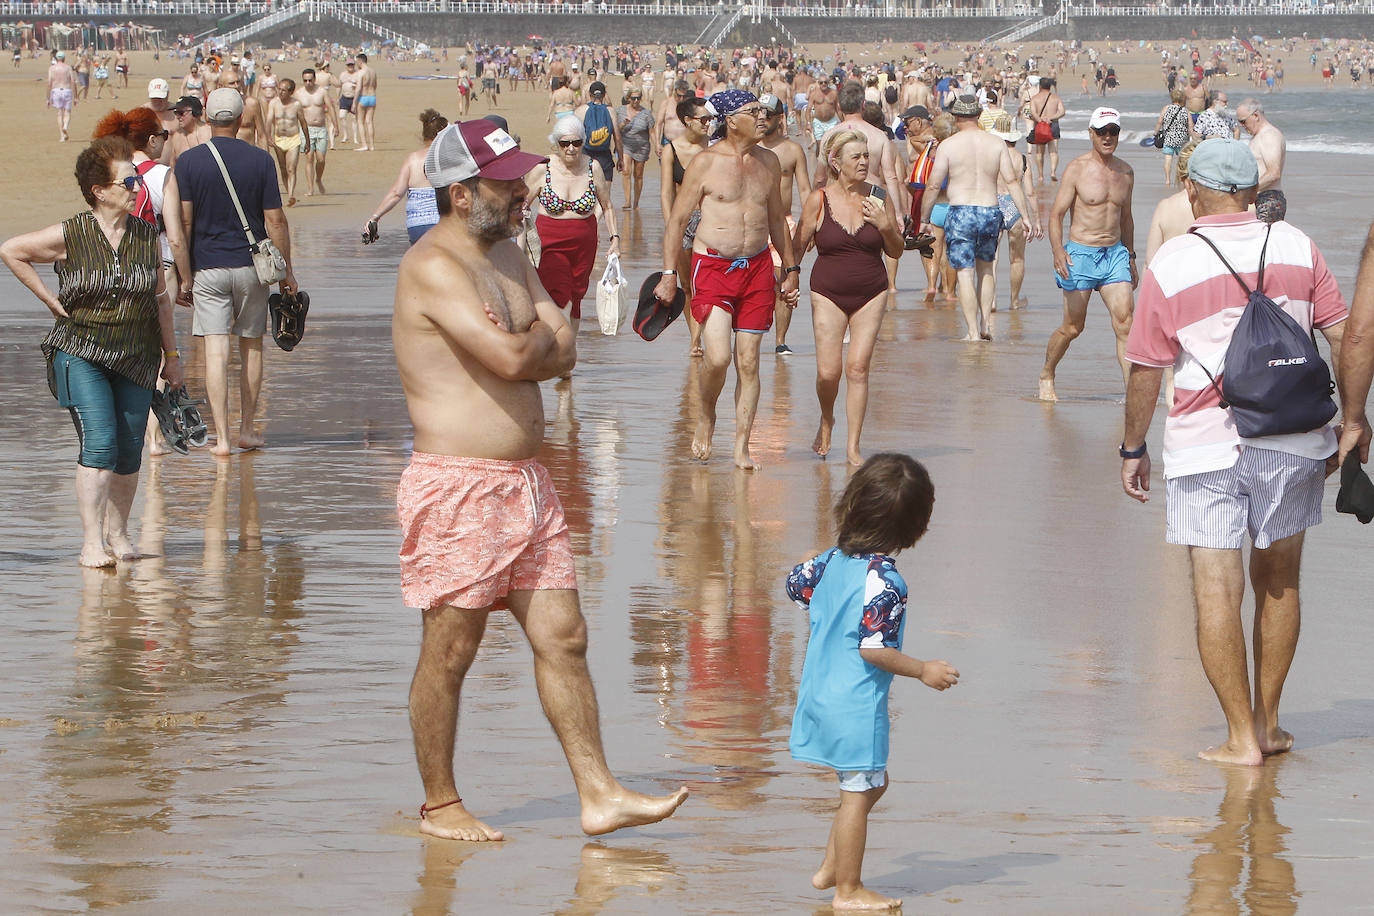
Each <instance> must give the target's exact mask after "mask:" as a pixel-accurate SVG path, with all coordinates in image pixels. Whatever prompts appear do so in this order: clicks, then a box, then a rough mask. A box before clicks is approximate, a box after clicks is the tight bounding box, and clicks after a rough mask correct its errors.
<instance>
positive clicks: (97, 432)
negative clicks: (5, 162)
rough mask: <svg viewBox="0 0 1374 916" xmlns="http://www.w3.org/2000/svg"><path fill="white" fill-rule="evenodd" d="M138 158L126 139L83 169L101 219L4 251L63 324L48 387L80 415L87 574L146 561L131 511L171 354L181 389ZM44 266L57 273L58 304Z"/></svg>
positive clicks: (83, 218) (88, 159)
mask: <svg viewBox="0 0 1374 916" xmlns="http://www.w3.org/2000/svg"><path fill="white" fill-rule="evenodd" d="M131 156H132V150H131V149H130V147H129V144H128V141H126V140H124V139H122V138H117V137H105V138H102V139H99V140H96V141H95V142H94V143H92V144H91V145H90V146H89V147H87V148H86V149H85V150H83V151H82V153H81V155H80V156H79V157H78V158H77V160H76V180H77V184H78V185H79V186H80V188H81V194H82V196H83V197H85V198H86V202H87V203H88V204H90V209H89V210H83V211H82V212H80V213H78V214H76V215H75V216H73V217H72V218H71V219H68V220H65V221H63V222H61V223H58V224H57V225H55V226H49V227H47V228H46V229H40V230H38V231H37V232H30V233H27V234H25V235H20V236H16V237H14V238H12V239H10V240H9V241H7V242H5V243H4V244H3V245H0V259H3V260H4V262H5V265H6V266H7V267H9V269H10V270H11V271H13V272H14V275H15V276H16V277H18V278H19V280H20V282H21V283H23V284H24V285H25V286H27V287H28V288H29V289H30V290H32V291H33V294H34V295H35V296H37V297H38V299H39V301H41V302H42V303H43V304H44V305H46V306H47V307H48V310H49V311H51V312H52V313H53V316H54V317H55V318H56V319H57V321H56V324H55V325H54V326H53V329H52V330H51V331H50V332H48V335H47V336H46V337H45V338H44V339H43V343H42V350H43V355H44V356H45V357H47V361H48V386H49V388H51V389H52V392H53V396H54V397H56V398H57V402H58V404H60V405H61V406H63V407H66V408H68V409H69V410H70V411H71V415H72V422H73V423H74V424H75V425H76V435H77V439H78V441H79V444H80V455H79V457H78V459H77V468H76V496H77V503H78V505H79V508H80V511H81V525H82V528H83V529H84V544H83V546H82V548H81V564H82V565H83V566H113V565H114V564H115V562H116V558H119V559H135V558H136V557H137V552H136V551H135V550H134V546H133V542H132V541H130V540H129V531H128V525H129V510H130V509H131V508H132V506H133V502H134V491H135V490H136V489H137V488H138V470H139V467H140V465H141V463H142V460H143V436H144V430H145V429H146V427H147V423H148V409H149V407H150V405H151V404H152V397H153V386H154V385H155V384H156V381H157V376H158V362H159V358H160V357H161V356H162V355H164V354H165V356H166V365H165V366H164V367H163V369H162V377H163V378H164V379H166V380H167V384H168V385H169V386H170V387H172V388H176V387H178V386H180V385H181V383H182V371H181V359H180V356H179V354H178V353H177V349H176V333H175V332H174V330H173V328H172V300H171V297H170V296H168V295H167V291H166V285H165V283H164V282H163V278H162V270H161V267H162V253H161V250H160V248H159V245H158V238H157V230H156V229H154V228H153V227H152V226H151V225H149V224H148V223H146V222H144V221H143V220H141V219H138V218H137V217H135V216H133V215H132V213H133V207H134V202H135V201H136V200H137V198H138V187H139V183H140V182H141V181H142V180H143V176H141V175H139V174H137V172H136V171H135V170H134V166H133V163H132V162H131V161H130V157H131ZM35 264H53V265H55V270H56V273H57V280H58V292H57V293H55V294H54V293H53V292H52V290H50V289H48V287H47V285H46V284H45V283H44V282H43V280H42V279H41V278H40V277H39V276H38V271H37V270H36V269H35V268H34V265H35Z"/></svg>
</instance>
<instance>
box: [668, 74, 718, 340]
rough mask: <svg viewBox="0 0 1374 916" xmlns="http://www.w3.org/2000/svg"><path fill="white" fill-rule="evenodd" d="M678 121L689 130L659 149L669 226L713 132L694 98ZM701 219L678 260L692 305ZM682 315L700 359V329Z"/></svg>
mask: <svg viewBox="0 0 1374 916" xmlns="http://www.w3.org/2000/svg"><path fill="white" fill-rule="evenodd" d="M677 119H678V120H679V121H681V122H682V124H683V126H684V127H685V128H686V130H684V131H683V133H682V134H681V135H680V136H678V137H677V138H675V139H674V140H673V141H672V142H671V143H667V144H665V145H663V146H661V147H659V166H660V169H661V171H660V174H659V189H660V190H659V203H660V204H662V206H663V220H664V222H667V220H668V214H669V213H672V212H673V202H674V201H675V200H677V189H678V188H679V187H681V186H682V179H683V176H685V175H686V174H687V166H688V165H690V164H691V162H692V160H693V159H694V158H696V155H697V153H699V152H701V151H702V150H704V149H706V147H707V146H708V145H709V143H708V141H707V139H706V134H707V131H709V130H710V129H711V116H710V115H709V114H707V113H706V102H705V101H703V100H702V99H699V98H697V97H696V96H692V97H691V98H688V99H686V100H685V101H682V102H679V103H678V106H677ZM700 219H701V211H699V210H698V211H696V212H694V213H693V214H692V218H691V219H689V220H688V221H687V232H686V234H685V235H684V236H683V237H682V250H681V251H680V252H679V253H678V259H677V262H678V263H677V277H678V283H680V284H681V285H682V289H683V292H684V293H686V295H687V302H688V304H689V305H690V304H691V301H692V285H691V283H692V281H691V276H692V240H693V238H694V237H695V236H696V231H697V223H698V222H699V221H700ZM682 314H683V317H684V318H686V319H687V330H688V333H689V334H690V335H691V348H692V355H693V356H701V355H702V349H701V325H700V324H698V323H697V320H696V319H695V318H693V317H692V310H691V308H684V309H683V312H682Z"/></svg>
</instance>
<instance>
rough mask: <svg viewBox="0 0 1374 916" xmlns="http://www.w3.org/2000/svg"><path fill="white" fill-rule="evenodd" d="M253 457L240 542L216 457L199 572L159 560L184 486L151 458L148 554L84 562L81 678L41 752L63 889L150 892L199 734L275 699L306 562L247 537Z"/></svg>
mask: <svg viewBox="0 0 1374 916" xmlns="http://www.w3.org/2000/svg"><path fill="white" fill-rule="evenodd" d="M252 467H253V466H252V461H251V459H248V460H244V461H241V462H239V463H238V464H237V473H238V477H239V484H240V496H241V502H240V508H241V520H242V527H241V531H240V537H241V545H243V547H242V550H241V552H240V553H239V554H238V555H237V556H231V555H230V554H229V553H228V551H227V550H226V548H225V544H226V542H227V535H226V533H225V529H224V521H225V519H226V518H227V512H228V510H227V502H228V496H229V483H230V477H231V475H232V474H233V473H234V468H235V465H231V464H230V463H229V462H218V463H217V464H216V478H215V482H214V485H213V487H212V489H211V497H210V502H209V504H208V505H206V506H205V507H204V509H205V512H204V517H205V519H206V525H205V545H206V546H205V553H204V557H203V563H202V568H203V570H204V574H203V575H202V576H200V577H199V578H198V579H197V580H195V581H194V582H185V581H183V582H178V581H175V580H173V579H172V578H170V577H169V576H168V574H167V566H166V556H165V553H166V543H165V541H166V531H167V505H168V504H169V502H173V501H177V502H179V500H178V499H177V497H176V496H170V497H169V494H168V492H167V484H166V482H165V481H164V480H163V477H162V474H161V472H160V470H159V468H160V463H159V462H158V461H152V462H150V463H149V468H148V471H147V479H146V481H145V484H144V487H143V490H144V494H145V495H144V506H143V515H142V530H141V532H140V535H139V542H138V547H139V551H140V553H142V554H143V555H144V556H145V558H144V559H142V560H140V561H138V562H137V563H133V564H122V565H121V566H120V568H119V569H118V570H117V571H116V570H105V569H83V570H81V571H80V572H81V573H82V579H83V588H82V592H81V604H80V606H79V607H78V608H77V614H76V638H75V643H74V650H75V659H76V668H75V674H74V681H73V683H72V685H71V687H70V690H69V693H68V696H67V697H66V698H65V700H63V701H62V705H61V706H59V707H58V708H57V709H56V710H55V714H54V725H53V728H52V731H51V733H50V734H49V736H48V738H47V740H46V742H45V745H44V748H43V756H42V766H43V770H44V777H43V779H44V781H46V782H48V783H49V784H50V785H51V786H52V787H53V791H52V794H51V796H50V798H49V802H48V805H49V808H50V810H51V815H52V831H53V840H52V843H53V848H54V849H55V850H57V851H58V852H60V853H61V855H62V857H63V858H62V863H63V864H62V865H61V866H60V867H61V869H62V871H63V872H64V873H65V875H66V877H67V879H68V881H70V882H71V886H70V887H69V888H68V889H67V891H66V893H68V894H70V895H71V896H73V897H75V898H77V899H79V900H80V901H82V903H83V904H84V905H85V906H87V907H91V908H96V907H104V906H114V905H127V904H138V903H141V902H146V901H150V900H153V899H156V898H157V897H158V896H159V894H160V893H161V888H160V885H159V882H158V880H157V876H158V875H159V874H160V873H161V872H160V870H159V869H158V868H156V867H155V866H156V865H157V864H158V862H159V861H161V860H162V859H163V858H164V857H165V856H168V855H175V854H177V853H178V851H180V850H181V849H182V848H183V847H184V845H185V840H184V839H183V838H178V837H177V830H176V825H177V823H178V821H179V818H178V817H177V809H178V807H179V805H180V804H182V803H183V802H185V801H186V800H187V799H188V798H190V797H194V795H195V794H196V792H197V790H196V789H195V788H194V786H195V785H196V784H197V783H198V782H199V780H198V778H197V777H196V773H197V772H198V771H201V770H203V769H204V763H203V761H204V759H205V757H206V754H207V752H208V751H209V750H210V748H209V747H207V746H206V742H207V740H208V739H210V736H211V735H214V734H218V735H220V736H221V737H223V736H224V735H226V734H228V735H232V734H233V733H234V732H235V731H236V730H237V729H238V728H239V727H240V726H239V725H237V724H236V723H237V722H245V721H246V722H250V723H251V722H252V721H253V720H254V719H255V718H256V717H258V716H261V715H262V714H263V713H264V712H266V710H267V709H268V708H270V707H272V706H276V705H280V704H281V703H282V702H284V699H285V695H284V693H283V692H282V691H281V690H280V688H279V687H276V688H275V689H272V688H273V685H280V683H281V682H282V680H283V679H284V677H285V674H284V668H285V665H286V662H287V661H288V658H289V655H290V650H291V648H292V647H293V646H294V645H295V637H294V636H293V635H292V631H293V630H294V628H295V625H294V623H293V622H292V620H293V618H294V616H295V615H294V614H293V613H291V611H290V607H291V605H292V602H293V598H292V596H295V598H296V599H298V598H299V596H300V594H301V580H302V578H303V567H302V566H301V565H300V564H299V563H298V562H293V561H292V560H291V559H290V558H289V557H288V556H285V555H279V556H278V557H276V559H277V560H278V562H277V564H276V566H275V568H274V569H273V570H271V571H270V572H269V570H268V569H267V567H266V564H265V563H264V562H263V554H262V552H261V550H260V549H257V548H255V547H253V546H250V545H254V544H256V545H258V546H259V547H260V545H261V543H262V540H261V532H260V531H259V530H258V529H257V527H256V524H257V523H256V518H257V509H256V503H257V496H256V492H255V488H254V485H253V474H252ZM196 508H197V509H199V507H196ZM269 576H270V578H271V579H272V584H271V591H272V592H273V599H272V600H271V601H269V600H267V598H266V593H267V591H268V579H269ZM248 727H252V726H251V725H249V726H248ZM212 769H213V767H212Z"/></svg>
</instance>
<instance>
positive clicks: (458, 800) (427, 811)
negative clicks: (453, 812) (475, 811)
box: [420, 796, 463, 821]
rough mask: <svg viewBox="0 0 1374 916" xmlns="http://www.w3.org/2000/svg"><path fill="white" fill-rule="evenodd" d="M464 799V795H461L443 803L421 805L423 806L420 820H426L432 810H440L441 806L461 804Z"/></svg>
mask: <svg viewBox="0 0 1374 916" xmlns="http://www.w3.org/2000/svg"><path fill="white" fill-rule="evenodd" d="M462 801H463V799H462V797H461V796H460V797H458V798H455V799H454V800H453V801H449V802H444V803H443V804H442V805H421V806H420V820H422V821H423V820H425V818H426V817H427V816H428V815H429V814H430V812H433V811H438V810H439V809H440V808H447V807H448V806H449V805H457V804H460V803H461V802H462Z"/></svg>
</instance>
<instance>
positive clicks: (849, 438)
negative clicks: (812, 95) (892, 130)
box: [792, 130, 903, 465]
mask: <svg viewBox="0 0 1374 916" xmlns="http://www.w3.org/2000/svg"><path fill="white" fill-rule="evenodd" d="M823 155H824V156H825V158H826V165H827V167H828V168H829V170H830V180H829V182H828V183H827V184H826V185H825V186H824V187H821V188H817V189H816V190H814V191H812V192H811V196H810V197H808V198H807V199H806V204H805V206H803V207H802V216H801V223H800V224H799V225H798V226H797V234H796V236H795V237H794V238H793V240H792V250H793V251H797V252H804V251H806V249H807V248H809V247H810V246H811V243H812V242H813V241H814V242H815V245H816V253H817V257H816V263H815V264H814V265H813V266H812V268H811V326H812V328H813V330H814V332H815V336H816V397H817V398H818V399H819V400H820V403H821V424H820V428H819V429H817V430H816V441H815V442H814V443H812V446H811V447H812V448H813V449H815V452H816V454H817V455H820V456H821V457H825V455H826V454H827V453H828V452H829V451H830V433H831V431H832V430H833V429H834V427H835V399H836V398H837V397H838V396H839V393H840V374H841V372H843V373H844V376H845V378H846V379H847V380H848V382H849V385H848V389H847V390H846V392H845V399H844V401H845V419H846V424H847V425H846V439H845V457H846V458H847V459H848V460H849V463H850V464H855V465H857V464H863V456H862V455H861V454H859V435H860V433H862V432H863V425H864V412H865V411H866V410H867V408H868V367H869V364H870V363H871V362H872V359H873V347H874V345H875V344H876V343H877V340H878V328H879V327H881V326H882V323H883V311H884V309H883V302H884V300H885V299H886V296H887V270H886V268H885V267H884V266H883V254H884V253H886V254H887V256H888V257H890V258H899V257H901V256H902V250H903V246H902V235H901V230H900V229H899V228H898V225H897V211H896V210H895V209H893V206H892V201H890V200H886V199H885V197H879V196H875V195H881V194H882V191H881V189H879V188H876V187H875V186H873V185H870V184H869V183H868V140H867V138H866V137H864V135H863V134H861V133H859V132H858V131H856V130H844V131H840V132H839V133H837V134H835V135H834V137H832V138H831V140H830V142H828V143H827V144H826V148H825V150H824V153H823ZM846 331H848V332H849V365H848V366H846V365H845V363H844V335H845V332H846Z"/></svg>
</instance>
